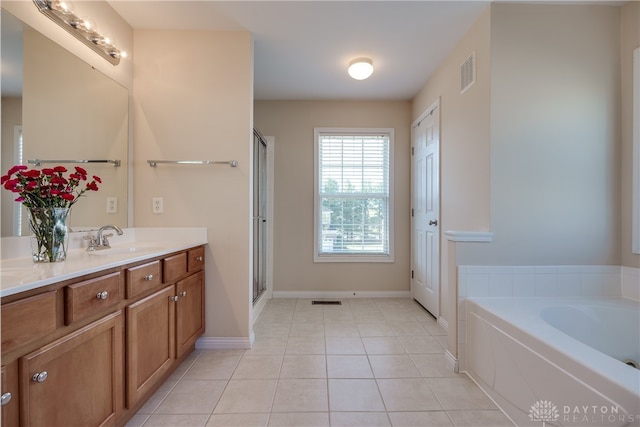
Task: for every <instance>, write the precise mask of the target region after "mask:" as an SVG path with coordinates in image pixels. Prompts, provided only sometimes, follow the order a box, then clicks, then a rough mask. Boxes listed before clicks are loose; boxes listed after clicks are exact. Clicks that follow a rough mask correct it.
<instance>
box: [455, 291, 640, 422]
mask: <svg viewBox="0 0 640 427" xmlns="http://www.w3.org/2000/svg"><path fill="white" fill-rule="evenodd" d="M465 304H466V351H465V354H466V361H465V362H466V365H465V366H466V370H467V373H468V374H469V376H471V378H473V380H474V381H476V382H477V383H478V385H480V387H482V388H483V389H484V390H485V392H486V393H487V394H488V395H489V396H490V397H491V398H492V399H493V400H494V401H495V402H496V403H497V404H498V405H499V406H500V407H501V408H502V409H503V410H504V411H505V413H506V414H507V415H508V416H509V417H510V418H511V419H512V420H513V421H514V423H515V424H516V425H518V426H542V425H543V423H544V424H545V425H555V426H640V370H638V369H636V368H634V367H632V366H630V365H628V364H626V363H623V361H624V362H627V363H629V364H632V363H637V362H638V361H639V360H640V354H639V353H640V330H639V328H640V310H639V307H640V303H638V302H636V301H632V300H627V299H620V298H610V299H606V298H598V299H595V298H566V299H564V298H468V299H467V300H466V302H465Z"/></svg>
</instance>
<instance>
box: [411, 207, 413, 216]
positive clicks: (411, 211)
mask: <svg viewBox="0 0 640 427" xmlns="http://www.w3.org/2000/svg"><path fill="white" fill-rule="evenodd" d="M411 217H412V218H413V208H411Z"/></svg>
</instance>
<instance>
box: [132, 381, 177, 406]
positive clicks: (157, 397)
mask: <svg viewBox="0 0 640 427" xmlns="http://www.w3.org/2000/svg"><path fill="white" fill-rule="evenodd" d="M176 384H178V381H175V380H167V381H165V382H164V383H162V385H161V386H160V387H159V388H158V390H156V392H155V393H154V394H153V395H152V396H151V397H150V398H149V400H147V401H146V402H145V404H144V405H143V406H142V408H140V409H139V410H138V414H153V412H154V411H155V410H156V409H158V406H160V404H161V403H162V401H163V400H164V399H166V397H167V396H168V395H169V392H170V391H171V389H173V388H174V387H175V386H176Z"/></svg>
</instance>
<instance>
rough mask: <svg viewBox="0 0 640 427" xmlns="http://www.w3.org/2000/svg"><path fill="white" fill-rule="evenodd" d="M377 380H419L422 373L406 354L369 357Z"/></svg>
mask: <svg viewBox="0 0 640 427" xmlns="http://www.w3.org/2000/svg"><path fill="white" fill-rule="evenodd" d="M369 362H370V363H371V369H373V375H374V376H375V377H376V378H418V377H420V376H421V375H420V371H418V368H416V365H415V364H414V363H413V360H411V358H410V357H409V356H408V355H406V354H384V355H369Z"/></svg>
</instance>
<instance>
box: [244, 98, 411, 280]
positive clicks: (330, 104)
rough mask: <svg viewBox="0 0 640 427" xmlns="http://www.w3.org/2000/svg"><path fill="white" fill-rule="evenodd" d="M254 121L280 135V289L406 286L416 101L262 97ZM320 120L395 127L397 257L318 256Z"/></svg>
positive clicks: (334, 124)
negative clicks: (316, 135)
mask: <svg viewBox="0 0 640 427" xmlns="http://www.w3.org/2000/svg"><path fill="white" fill-rule="evenodd" d="M254 108H255V110H254V120H255V125H256V127H257V128H258V129H260V132H262V133H263V134H264V135H268V136H273V137H275V157H274V158H275V168H274V169H275V185H274V186H275V194H274V198H275V200H274V235H275V236H274V254H273V260H274V261H273V262H274V268H273V282H274V283H273V290H274V291H408V290H409V285H410V277H409V269H410V243H409V242H410V234H409V228H410V216H409V209H410V131H409V129H410V124H411V117H410V103H409V102H407V101H395V102H393V101H379V102H377V101H363V102H350V101H300V102H297V101H256V102H255V104H254ZM314 127H378V128H380V127H390V128H394V129H395V141H394V142H395V152H394V156H395V165H394V167H395V173H394V187H393V188H394V192H395V194H394V196H395V206H394V209H395V212H394V215H395V224H394V225H393V229H394V232H395V262H393V263H314V262H313V194H314V190H313V188H314V187H313V185H314V184H313V182H314V181H313V168H314V150H313V149H314V140H313V128H314Z"/></svg>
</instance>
